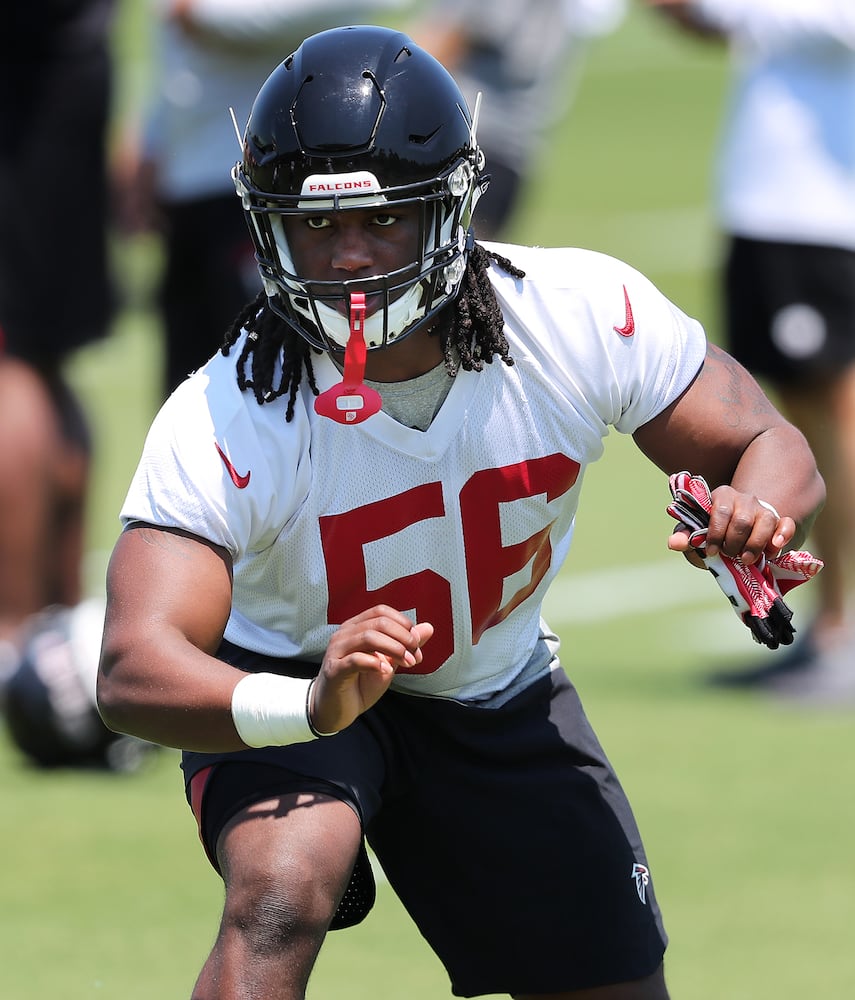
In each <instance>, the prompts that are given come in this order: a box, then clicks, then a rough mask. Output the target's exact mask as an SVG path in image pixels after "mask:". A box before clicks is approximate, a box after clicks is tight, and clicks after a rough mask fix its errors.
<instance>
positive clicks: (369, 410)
mask: <svg viewBox="0 0 855 1000" xmlns="http://www.w3.org/2000/svg"><path fill="white" fill-rule="evenodd" d="M364 324H365V293H364V292H354V293H353V294H352V295H351V297H350V336H349V337H348V338H347V347H346V348H345V351H344V376H343V377H342V380H341V382H339V384H338V385H334V386H332V387H331V388H330V389H327V390H326V392H322V393H321V394H320V396H318V398H317V399H316V400H315V412H316V413H319V414H320V415H321V416H322V417H329V418H330V420H335V421H337V422H338V423H340V424H361V423H362V421H363V420H367V419H368V418H369V417H370V416H373V415H374V414H375V413H376V412H377V411H378V410H379V409H380V404H381V399H380V393H379V392H376V391H375V390H374V389H369V388H368V386H367V385H365V384H364V383H363V381H362V380H363V378H364V377H365V358H366V355H367V354H368V348H367V347H366V346H365V337H364V336H363V326H364Z"/></svg>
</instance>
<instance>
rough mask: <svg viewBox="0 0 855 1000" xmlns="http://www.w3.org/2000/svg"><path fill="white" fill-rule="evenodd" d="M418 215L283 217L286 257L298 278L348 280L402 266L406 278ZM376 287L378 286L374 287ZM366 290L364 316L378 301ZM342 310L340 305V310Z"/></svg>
mask: <svg viewBox="0 0 855 1000" xmlns="http://www.w3.org/2000/svg"><path fill="white" fill-rule="evenodd" d="M419 214H420V213H419V209H418V208H417V207H416V206H414V205H403V206H389V208H388V209H385V208H382V207H380V208H366V209H349V210H347V211H340V212H327V213H319V214H317V215H295V216H286V217H285V219H284V220H283V221H284V225H285V235H286V237H287V239H288V246H289V248H290V250H291V258H292V260H293V263H294V267H295V270H296V272H297V273H298V274H299V275H300V277H301V278H303V279H304V280H308V281H354V280H365V279H370V278H372V277H374V276H375V275H385V274H389V273H390V272H393V271H400V270H401V269H402V268H408V267H411V268H412V274H415V273H416V272H417V269H418V264H417V263H415V262H416V261H417V260H418V257H419V245H418V244H419ZM401 277H403V275H402V276H401ZM395 283H396V284H397V280H396V282H395ZM377 287H378V288H379V287H381V286H380V283H379V282H378V286H377ZM366 290H367V291H368V292H369V295H368V297H367V298H366V306H367V309H368V313H369V315H370V314H371V313H372V312H373V311H375V310H376V309H377V308H378V307H379V305H380V303H381V301H382V297H381V296H379V295H378V296H376V297H372V296H371V295H370V290H371V285H370V281H369V283H368V286H367V289H366ZM393 297H394V296H393ZM344 308H345V305H344V303H343V302H342V304H341V309H342V311H344Z"/></svg>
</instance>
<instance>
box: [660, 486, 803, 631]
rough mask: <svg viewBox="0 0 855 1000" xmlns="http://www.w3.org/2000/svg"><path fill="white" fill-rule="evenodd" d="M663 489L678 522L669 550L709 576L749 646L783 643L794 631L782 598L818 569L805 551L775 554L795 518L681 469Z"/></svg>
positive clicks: (792, 528) (790, 534) (789, 533)
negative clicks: (744, 632)
mask: <svg viewBox="0 0 855 1000" xmlns="http://www.w3.org/2000/svg"><path fill="white" fill-rule="evenodd" d="M669 485H670V487H671V496H672V498H673V499H672V501H671V503H670V504H669V505H668V507H667V511H668V513H669V514H670V515H671V517H673V518H674V519H675V520H676V521H677V522H678V527H677V529H676V531H675V532H674V533H673V534H672V535H671V537H670V538H669V540H668V545H669V548H671V549H674V550H676V551H679V552H684V553H685V554H686V556H687V558H689V560H690V561H691V562H693V563H694V564H695V565H698V566H701V567H703V568H704V569H708V570H709V571H710V573H712V575H713V576H714V577H715V579H716V582H717V583H718V585H719V587H720V588H721V590H722V592H723V593H724V595H725V597H727V599H728V601H729V602H730V604H731V606H732V607H733V609H734V611H735V612H736V613H737V615H738V616H739V618H740V619H741V620H742V621H743V622H744V624H745V625H747V626H748V628H749V629H750V630H751V634H752V636H753V638H754V640H755V642H759V643H762V644H763V645H765V646H768V647H769V648H770V649H777V647H778V646H779V645H784V646H786V645H789V644H790V643H791V642H792V641H793V635H794V633H795V629H794V628H793V626H792V624H791V619H792V617H793V613H792V611H791V610H790V609H789V608H788V607H787V605H786V604H785V603H784V599H783V595H784V594H786V593H787V592H788V591H790V590H792V588H793V587H797V586H798V585H799V584H801V583H804V582H805V581H806V580H809V579H811V578H812V577H814V576H815V575H816V574H817V573H818V572H819V571H820V569H822V566H823V563H822V561H821V560H820V559H816V558H815V557H814V556H812V555H811V554H810V553H809V552H782V549H783V547H784V545H786V544H787V543H788V542H789V541H790V540H791V539H792V537H793V535H794V533H795V521H794V520H793V519H792V518H790V517H781V516H780V515H779V514H778V512H777V511H775V510H773V509H772V508H771V507H770V506H769V505H768V504H764V503H763V502H762V501H760V500H758V499H757V498H756V497H755V496H752V495H749V494H746V493H739V492H738V491H736V490H734V489H733V488H732V487H729V486H722V487H719V488H718V489H716V490H715V491H714V492H713V493H712V494H711V493H710V490H709V487H708V486H707V483H706V481H705V480H704V479H703V478H702V477H701V476H692V475H690V474H689V473H688V472H679V473H676V474H675V475H673V476H671V477H670V479H669Z"/></svg>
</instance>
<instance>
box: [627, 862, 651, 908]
mask: <svg viewBox="0 0 855 1000" xmlns="http://www.w3.org/2000/svg"><path fill="white" fill-rule="evenodd" d="M630 877H631V878H634V879H635V891H636V892H637V893H638V898H639V899H640V900H641V902H642V903H646V902H647V883H648V882H649V881H650V872H649V871H648V870H647V867H646V866H645V865H640V864H638V863H636V864H634V865H633V866H632V875H631V876H630Z"/></svg>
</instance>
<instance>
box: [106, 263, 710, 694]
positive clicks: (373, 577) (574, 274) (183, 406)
mask: <svg viewBox="0 0 855 1000" xmlns="http://www.w3.org/2000/svg"><path fill="white" fill-rule="evenodd" d="M498 249H500V250H501V252H502V253H504V254H505V255H507V256H508V257H509V258H510V259H511V260H512V261H513V263H514V264H516V265H517V266H518V267H520V268H522V269H523V270H524V271H526V273H527V277H525V278H523V279H516V278H513V277H511V276H509V275H507V274H505V273H504V272H503V271H501V270H500V269H498V268H494V269H493V270H492V271H491V280H492V282H493V285H494V287H495V289H496V293H497V296H498V299H499V303H500V305H501V307H502V310H503V312H504V315H505V330H506V334H507V337H508V341H509V343H510V350H511V355H512V357H513V358H514V361H515V364H514V365H513V366H511V367H509V366H507V365H505V364H503V363H502V362H501V361H499V360H494V361H493V363H492V364H490V365H487V366H485V368H484V370H483V371H482V372H480V373H476V372H463V371H461V372H460V373H459V374H458V375H457V377H456V378H455V380H454V384H453V386H452V388H451V391H450V392H449V394H448V397H447V398H446V400H445V402H444V403H443V405H442V407H441V409H440V411H439V413H438V414H437V416H436V417H435V418H434V421H433V423H432V424H431V425H430V427H429V428H428V429H427V430H426V431H419V430H415V429H413V428H410V427H407V426H404V425H403V424H401V423H398V422H396V421H395V420H393V419H392V418H391V417H390V416H388V415H387V414H386V413H384V412H382V411H381V412H379V413H377V414H375V415H374V416H372V417H370V418H369V419H368V420H366V421H365V422H364V423H361V424H357V425H342V424H338V423H336V422H334V421H332V420H330V419H328V418H326V417H321V416H319V415H317V414H316V413H315V411H314V408H313V403H314V396H313V394H312V392H311V390H310V389H309V387H308V385H307V384H306V382H305V380H304V384H303V385H302V387H301V392H300V395H299V398H298V400H297V406H296V410H295V413H294V417H293V419H292V421H291V422H290V423H286V421H285V406H286V403H285V400H284V399H282V398H280V399H276V400H275V401H273V402H271V403H266V404H264V405H261V406H260V405H259V404H258V403H257V402H256V400H255V398H254V396H253V394H252V392H251V391H247V392H243V393H242V392H240V391H239V390H238V387H237V382H236V377H235V363H236V358H237V357H238V354H239V351H240V347H241V342H239V343H238V344H237V345H236V346H235V347H234V348H233V349H232V352H231V353H230V355H229V356H228V357H223V356H221V355H217V356H216V357H214V358H213V359H212V360H211V361H210V362H209V363H208V364H207V365H206V366H205V367H204V368H203V369H201V370H200V371H199V372H197V373H196V374H195V375H193V376H192V377H191V378H190V379H188V380H187V381H186V382H185V383H184V384H183V385H182V386H180V387H179V388H178V389H177V390H176V392H175V393H174V394H173V395H172V397H171V398H170V399H169V400H168V401H167V402H166V403H165V404H164V406H163V408H162V410H161V412H160V413H159V415H158V416H157V418H156V419H155V421H154V423H153V425H152V428H151V430H150V432H149V435H148V439H147V441H146V445H145V449H144V452H143V455H142V459H141V461H140V464H139V467H138V470H137V472H136V474H135V477H134V479H133V482H132V484H131V487H130V491H129V493H128V496H127V500H126V502H125V505H124V507H123V510H122V518H123V521H124V522H125V523H128V522H133V521H145V522H150V523H152V524H156V525H163V526H173V527H180V528H184V529H186V530H188V531H190V532H193V533H194V534H196V535H199V536H201V537H203V538H206V539H208V540H210V541H211V542H214V543H216V544H217V545H220V546H222V547H224V548H225V549H227V550H228V551H229V552H230V553H231V555H232V558H233V560H234V598H233V609H232V613H231V617H230V619H229V622H228V626H227V629H226V633H225V634H226V638H227V639H229V640H230V641H231V642H233V643H235V644H237V645H239V646H242V647H245V648H248V649H251V650H256V651H258V652H261V653H264V654H269V655H275V656H280V657H300V658H306V659H312V660H316V661H320V660H321V658H322V656H323V653H324V650H325V649H326V645H327V642H328V640H329V638H330V636H331V634H332V632H333V631H334V629H335V627H336V626H337V625H338V624H340V623H341V622H343V621H345V620H346V619H348V618H350V617H352V616H353V615H356V614H358V613H360V612H362V611H364V610H366V609H367V608H369V607H371V606H373V605H375V604H380V603H384V604H389V605H391V606H393V607H396V608H398V609H400V610H401V611H405V612H407V613H410V614H412V616H413V617H414V618H415V619H416V620H418V621H427V622H431V623H432V624H433V626H434V630H435V632H434V636H433V638H432V639H431V640H430V642H429V643H427V645H426V646H425V648H424V650H423V653H424V659H423V662H422V663H421V664H419V665H418V666H417V667H415V668H413V669H412V670H400V671H399V672H398V675H397V676H396V679H395V681H394V683H393V686H394V687H395V688H397V689H399V690H404V691H408V692H411V693H414V694H424V695H431V696H436V697H444V698H456V699H460V700H474V699H487V698H490V697H491V696H493V695H495V694H496V693H497V692H503V691H507V690H508V689H510V688H512V687H513V686H514V685H515V684H519V681H520V676H521V675H522V674H523V671H525V669H526V667H527V665H528V664H529V663H530V662H531V661H532V659H533V658H534V657H535V649H536V647H537V646H538V642H539V640H540V639H541V638H542V635H543V623H542V622H541V620H540V607H541V602H542V600H543V597H544V594H545V593H546V591H547V589H548V587H549V584H550V583H551V581H552V580H553V579H554V577H555V575H556V574H557V573H558V571H559V569H560V568H561V565H562V563H563V562H564V559H565V557H566V555H567V552H568V549H569V546H570V541H571V537H572V533H573V524H574V517H575V514H576V508H577V505H578V499H579V490H580V488H581V485H582V478H583V475H584V472H585V469H586V468H587V466H588V464H589V463H590V462H592V461H594V460H595V459H597V458H598V457H599V456H600V455H601V453H602V450H603V439H604V437H605V436H606V434H607V433H608V431H609V428H610V427H611V426H614V427H616V428H617V429H618V430H620V431H622V432H626V433H631V432H633V431H635V430H636V429H637V428H638V427H639V426H641V425H642V424H644V423H645V422H646V421H648V420H650V419H651V418H652V417H654V416H656V414H658V413H659V412H661V411H662V410H663V409H664V408H665V407H666V406H668V404H669V403H671V402H672V401H673V400H674V399H675V398H676V397H677V396H678V395H679V394H680V393H681V392H682V391H683V390H684V389H685V388H686V387H687V386H688V384H689V383H690V382H691V380H692V378H693V377H694V376H695V374H696V373H697V371H698V369H699V367H700V366H701V364H702V361H703V357H704V352H705V347H706V343H705V338H704V334H703V330H702V329H701V327H700V325H699V324H698V323H697V322H696V321H694V320H692V319H690V318H688V317H687V316H686V315H685V314H684V313H682V312H681V311H680V310H679V309H677V308H676V307H675V306H674V305H673V304H672V303H671V302H669V301H668V300H667V299H666V298H665V297H664V296H663V295H662V294H661V293H660V292H659V291H658V290H657V289H656V288H655V287H654V286H653V285H652V284H651V283H650V282H649V281H648V280H647V279H646V278H644V277H643V276H642V275H641V274H639V273H638V272H637V271H635V270H634V269H632V268H631V267H629V266H628V265H626V264H624V263H622V262H620V261H617V260H614V259H613V258H610V257H606V256H604V255H602V254H596V253H592V252H590V251H585V250H576V249H533V248H525V247H508V246H502V247H499V248H498ZM313 363H314V366H315V374H316V378H317V382H318V386H319V388H320V389H321V390H324V389H326V388H328V387H329V386H331V385H333V384H336V383H337V382H339V381H340V378H341V376H340V373H339V371H338V369H336V368H335V366H334V365H333V364H332V361H331V360H330V359H329V358H328V357H327V356H326V355H324V356H321V357H316V358H315V359H314V362H313ZM541 645H542V644H541ZM543 666H544V669H545V668H546V666H547V663H544V665H543Z"/></svg>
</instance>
